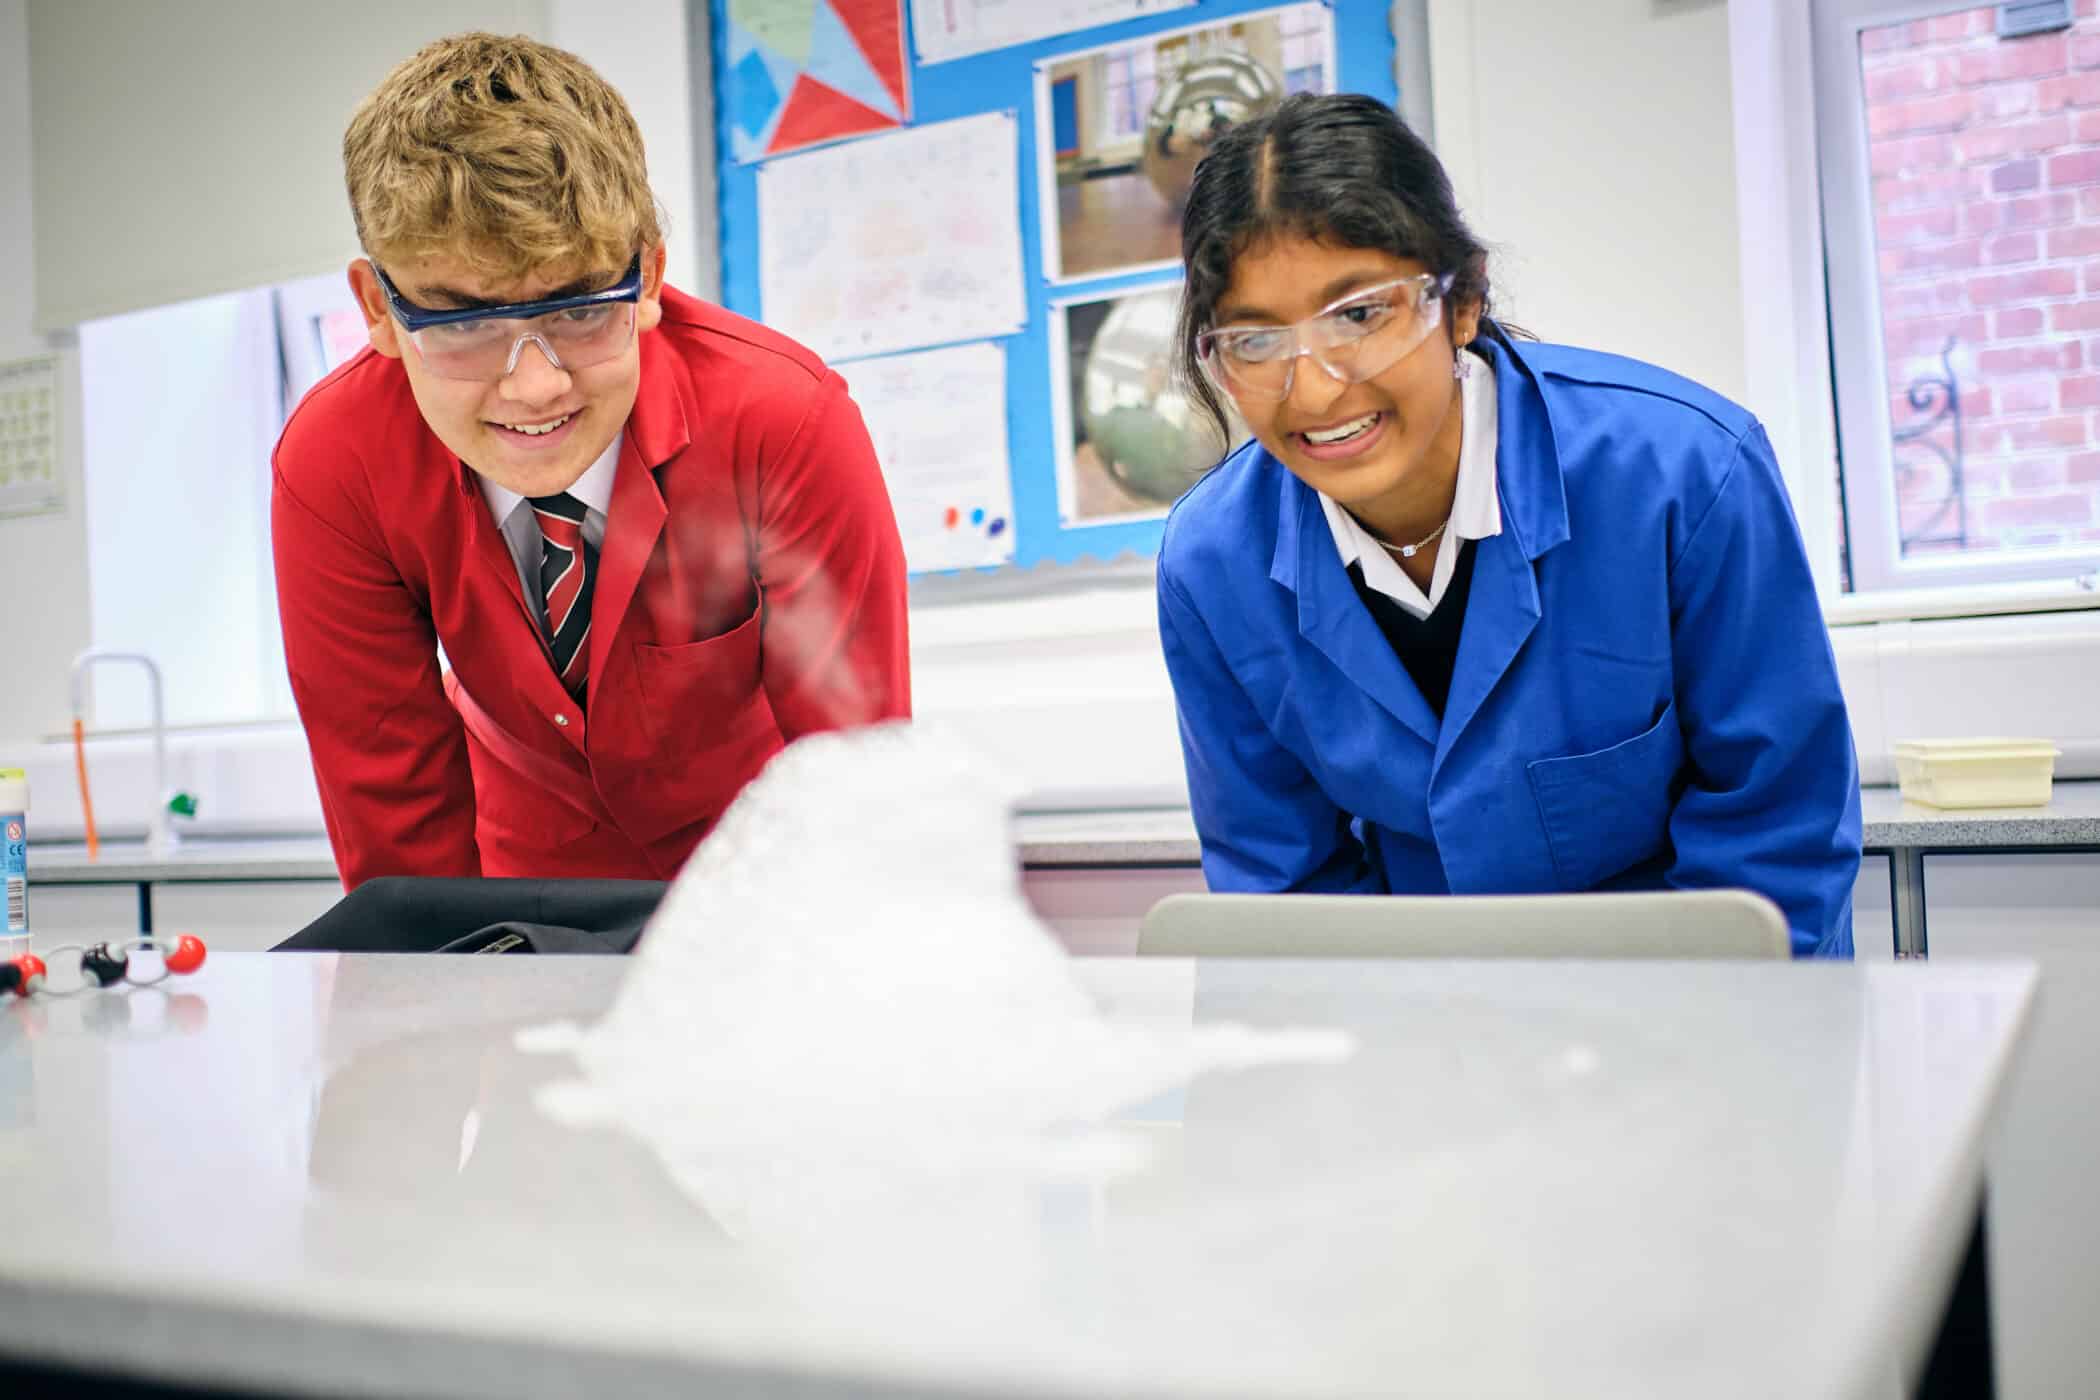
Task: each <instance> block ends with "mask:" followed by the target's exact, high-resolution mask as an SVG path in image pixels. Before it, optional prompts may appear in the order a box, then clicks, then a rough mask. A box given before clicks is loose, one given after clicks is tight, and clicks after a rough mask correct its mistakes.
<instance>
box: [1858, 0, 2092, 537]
mask: <svg viewBox="0 0 2100 1400" xmlns="http://www.w3.org/2000/svg"><path fill="white" fill-rule="evenodd" d="M1995 10H1996V7H1995V6H1992V5H1980V6H1977V7H1976V8H1974V9H1969V10H1962V11H1958V12H1956V13H1954V14H1949V15H1943V16H1940V17H1938V18H1936V19H1928V20H1918V21H1916V22H1913V23H1908V24H1895V25H1888V26H1885V27H1883V28H1880V29H1872V30H1868V31H1866V32H1865V33H1863V34H1862V35H1861V36H1860V38H1861V43H1860V62H1861V67H1862V72H1863V76H1864V78H1865V82H1866V96H1867V127H1868V151H1869V156H1870V164H1871V171H1872V180H1873V197H1874V209H1875V234H1876V246H1877V252H1878V255H1879V265H1880V278H1881V305H1882V326H1883V333H1884V338H1885V342H1886V346H1887V350H1888V388H1889V403H1890V419H1891V422H1892V423H1893V425H1894V426H1896V427H1897V428H1902V427H1904V426H1906V425H1909V424H1913V423H1917V422H1919V421H1920V420H1921V418H1922V417H1925V416H1929V413H1930V409H1928V410H1926V412H1925V413H1923V414H1921V412H1920V411H1919V410H1918V409H1916V408H1913V407H1912V406H1911V404H1910V402H1909V400H1908V396H1907V394H1906V389H1907V388H1908V386H1909V385H1911V384H1912V383H1913V382H1914V381H1915V380H1917V379H1918V378H1919V377H1921V376H1926V375H1930V376H1935V377H1937V376H1940V375H1941V374H1942V373H1943V371H1942V370H1941V367H1940V358H1939V357H1940V350H1941V347H1942V346H1943V345H1944V344H1945V343H1946V340H1947V338H1948V337H1949V336H1950V335H1951V336H1953V337H1955V338H1956V341H1957V348H1956V353H1955V357H1954V366H1955V370H1956V374H1957V378H1958V381H1959V383H1960V385H1961V408H1962V428H1963V437H1964V444H1963V445H1964V453H1963V457H1964V479H1965V483H1966V486H1965V490H1964V492H1963V494H1964V496H1965V498H1966V501H1967V505H1968V521H1967V534H1968V544H1967V546H1966V547H1967V548H1968V549H1970V550H1978V549H1982V550H1991V549H2001V548H2010V547H2020V546H2045V545H2074V544H2080V543H2092V542H2100V0H2077V3H2076V5H2075V6H2074V10H2075V13H2076V15H2077V19H2076V22H2075V23H2074V24H2073V26H2072V27H2071V28H2070V29H2067V30H2061V31H2058V32H2057V33H2054V34H2043V35H2037V36H2033V37H2029V38H2024V39H1999V38H1998V37H1997V34H1996V22H1995ZM1929 441H1932V442H1935V443H1938V444H1940V445H1941V446H1943V447H1944V446H1950V445H1951V441H1952V438H1951V425H1949V424H1944V423H1943V424H1942V425H1941V427H1940V428H1939V429H1938V430H1937V431H1935V432H1934V433H1933V434H1931V436H1930V438H1929ZM1897 460H1898V461H1899V462H1903V461H1912V462H1929V461H1930V460H1931V459H1930V458H1929V457H1928V456H1927V455H1925V454H1923V453H1921V452H1920V451H1918V450H1917V449H1915V448H1911V449H1907V450H1899V453H1898V458H1897ZM1946 495H1947V490H1946V478H1945V476H1944V475H1943V474H1942V473H1941V472H1940V471H1939V470H1937V469H1936V468H1930V469H1927V470H1924V471H1920V472H1916V473H1913V474H1911V475H1910V476H1909V477H1907V478H1906V477H1904V476H1900V475H1899V478H1898V491H1897V506H1898V518H1899V520H1900V521H1901V522H1902V524H1903V525H1904V527H1905V528H1906V529H1911V530H1916V529H1918V528H1919V527H1921V526H1924V525H1925V524H1926V523H1927V522H1928V520H1929V519H1930V517H1931V516H1932V515H1933V513H1934V508H1935V507H1936V506H1937V505H1938V503H1940V502H1941V501H1943V500H1944V499H1945V498H1946ZM1954 519H1955V517H1954V516H1953V515H1952V514H1951V513H1950V514H1949V515H1948V516H1947V517H1946V518H1945V521H1944V527H1945V528H1948V529H1951V528H1952V526H1953V523H1954ZM1940 532H1941V529H1940V528H1938V527H1936V528H1934V529H1933V531H1932V533H1935V534H1937V533H1940ZM1957 547H1959V546H1954V545H1938V546H1928V545H1919V546H1915V547H1913V549H1912V550H1911V553H1912V555H1913V556H1916V555H1918V554H1920V553H1929V552H1933V551H1935V550H1944V549H1951V548H1957Z"/></svg>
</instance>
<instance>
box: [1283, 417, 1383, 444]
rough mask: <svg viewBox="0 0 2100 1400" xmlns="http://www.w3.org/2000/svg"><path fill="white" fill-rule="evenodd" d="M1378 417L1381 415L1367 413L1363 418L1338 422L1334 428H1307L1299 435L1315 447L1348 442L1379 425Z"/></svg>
mask: <svg viewBox="0 0 2100 1400" xmlns="http://www.w3.org/2000/svg"><path fill="white" fill-rule="evenodd" d="M1378 418H1379V415H1378V414H1376V413H1366V414H1365V415H1364V416H1363V417H1361V418H1352V419H1350V420H1349V421H1348V422H1346V423H1338V424H1336V425H1335V426H1334V427H1332V428H1307V429H1306V430H1305V431H1304V432H1302V433H1300V434H1299V436H1300V437H1302V438H1304V439H1305V440H1306V441H1307V442H1309V443H1311V444H1312V445H1313V446H1315V447H1329V446H1332V445H1333V444H1335V443H1338V442H1347V441H1349V439H1351V438H1353V437H1359V436H1361V435H1362V434H1364V433H1367V432H1369V431H1371V429H1373V428H1375V427H1377V426H1378Z"/></svg>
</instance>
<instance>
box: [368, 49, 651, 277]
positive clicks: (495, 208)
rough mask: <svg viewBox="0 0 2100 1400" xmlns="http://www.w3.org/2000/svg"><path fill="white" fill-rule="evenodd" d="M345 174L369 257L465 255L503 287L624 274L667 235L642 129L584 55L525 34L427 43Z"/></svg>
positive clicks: (377, 113)
mask: <svg viewBox="0 0 2100 1400" xmlns="http://www.w3.org/2000/svg"><path fill="white" fill-rule="evenodd" d="M343 175H344V178H345V180H346V182H347V183H348V185H349V188H350V212H351V216H352V217H353V218H354V219H355V220H356V223H357V237H358V241H359V242H360V243H362V244H363V246H364V250H365V252H366V253H367V254H368V255H370V256H371V257H372V258H373V259H374V260H376V261H377V262H379V263H380V265H381V266H385V265H386V264H387V263H388V262H389V261H390V260H393V261H399V260H403V259H415V258H418V257H423V256H428V255H432V254H440V255H449V256H453V257H458V258H462V259H464V260H465V261H466V262H467V264H468V265H469V266H470V267H472V268H473V269H474V270H475V271H476V272H478V273H480V274H482V275H483V276H485V277H488V278H489V279H491V280H493V281H515V280H517V279H519V278H522V277H524V276H526V275H528V274H529V273H531V272H532V271H533V270H535V269H544V268H547V267H551V266H567V265H577V266H580V267H581V268H582V269H584V270H586V271H613V270H624V269H625V268H626V266H627V264H628V262H629V261H630V260H631V259H632V258H633V257H634V255H635V254H636V253H637V252H639V251H641V250H643V249H645V248H648V247H651V246H653V245H655V244H657V243H659V242H661V241H662V239H663V232H662V228H661V226H660V224H659V222H658V219H657V211H656V199H655V196H654V195H652V194H651V193H650V191H649V168H648V162H647V160H646V159H645V157H644V155H643V152H642V133H641V129H640V128H639V127H637V126H636V125H635V122H634V117H633V115H632V114H631V113H629V112H628V110H627V104H626V103H625V102H624V101H622V100H621V98H620V94H619V93H617V92H615V91H614V90H613V89H612V87H611V85H610V84H608V83H607V82H606V81H605V80H604V79H603V78H601V77H599V76H598V75H597V73H595V72H593V71H592V69H591V67H590V65H588V64H586V63H585V62H583V60H581V59H579V58H577V57H576V56H575V55H574V54H571V53H565V52H563V51H562V50H561V49H557V48H552V47H550V46H548V45H546V44H542V43H539V42H537V41H536V40H533V39H530V38H527V37H526V36H524V35H522V34H519V35H510V36H503V35H497V34H480V33H475V34H455V35H453V36H451V37H450V38H446V39H440V40H438V41H437V42H435V43H433V44H429V45H426V46H425V47H424V48H423V49H422V50H420V51H419V52H418V53H417V54H416V55H415V56H414V57H412V58H410V59H408V60H407V61H406V62H404V63H402V64H401V65H400V66H399V67H397V68H395V69H394V71H393V72H391V73H389V74H387V75H386V78H385V79H384V80H383V81H382V82H381V83H380V84H379V86H378V87H377V88H375V89H373V91H372V94H371V95H370V96H369V97H367V98H365V100H364V101H363V102H361V103H359V104H358V108H357V111H356V112H355V113H354V114H353V115H352V116H351V118H350V126H349V128H348V129H347V130H346V131H344V133H343Z"/></svg>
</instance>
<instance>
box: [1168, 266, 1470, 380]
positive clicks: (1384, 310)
mask: <svg viewBox="0 0 2100 1400" xmlns="http://www.w3.org/2000/svg"><path fill="white" fill-rule="evenodd" d="M1450 290H1451V274H1449V273H1445V274H1444V275H1442V276H1439V275H1437V274H1436V273H1433V272H1424V273H1420V274H1418V275H1416V276H1413V277H1403V278H1401V279H1399V280H1398V281H1396V282H1381V283H1380V284H1379V285H1377V286H1375V287H1368V288H1366V289H1364V290H1363V291H1360V292H1351V293H1350V294H1349V295H1348V296H1346V297H1343V298H1342V299H1341V300H1340V301H1337V302H1335V303H1334V304H1333V305H1331V306H1328V307H1326V308H1325V309H1324V310H1322V311H1320V312H1318V313H1317V314H1315V315H1312V316H1308V317H1306V318H1305V319H1304V320H1302V321H1300V322H1298V323H1297V324H1295V325H1289V326H1220V327H1218V328H1217V329H1215V330H1208V331H1205V332H1203V333H1202V334H1201V335H1199V336H1197V337H1196V359H1197V362H1198V363H1199V364H1201V365H1202V366H1203V370H1204V373H1206V374H1207V375H1209V376H1210V379H1211V382H1213V383H1215V384H1216V385H1217V386H1218V387H1219V388H1221V389H1224V390H1225V391H1226V392H1228V393H1230V394H1233V395H1236V396H1238V397H1242V398H1250V399H1285V398H1289V397H1290V393H1291V383H1292V381H1293V380H1294V379H1295V378H1296V376H1297V372H1298V360H1299V358H1300V357H1301V356H1308V355H1309V356H1311V357H1312V360H1313V362H1314V363H1315V364H1317V365H1319V367H1320V368H1321V369H1323V370H1325V371H1327V373H1328V375H1329V376H1331V377H1332V378H1334V379H1336V380H1338V381H1340V382H1341V383H1343V384H1361V383H1362V382H1363V381H1364V380H1366V379H1370V378H1372V377H1374V376H1376V375H1380V374H1383V373H1385V372H1386V371H1387V370H1389V369H1391V368H1392V367H1393V366H1394V365H1396V364H1398V363H1400V361H1401V360H1402V359H1404V358H1406V357H1407V355H1408V354H1409V353H1410V352H1412V351H1413V350H1414V348H1415V347H1416V346H1418V345H1420V344H1421V343H1422V342H1423V341H1425V340H1427V339H1428V338H1429V333H1430V332H1431V331H1433V330H1435V329H1436V328H1437V327H1438V326H1439V325H1440V324H1442V323H1443V319H1444V297H1445V294H1446V293H1448V292H1449V291H1450Z"/></svg>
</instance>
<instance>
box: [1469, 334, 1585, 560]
mask: <svg viewBox="0 0 2100 1400" xmlns="http://www.w3.org/2000/svg"><path fill="white" fill-rule="evenodd" d="M1473 349H1474V350H1475V351H1476V352H1478V353H1479V354H1482V355H1485V356H1487V358H1488V360H1489V361H1490V362H1491V363H1492V364H1493V365H1494V366H1495V412H1496V424H1495V428H1496V443H1495V493H1496V495H1497V496H1498V497H1499V498H1500V500H1501V503H1502V519H1503V520H1504V522H1506V523H1507V524H1508V525H1509V526H1510V528H1511V529H1512V530H1513V531H1514V532H1515V534H1516V536H1517V539H1518V541H1519V542H1520V545H1521V547H1522V549H1523V551H1524V557H1525V558H1526V559H1536V558H1538V557H1539V556H1540V555H1542V554H1544V553H1545V552H1546V551H1547V550H1549V549H1551V548H1553V547H1554V546H1555V545H1557V544H1562V543H1564V542H1566V540H1567V538H1568V490H1567V485H1566V483H1565V481H1564V480H1563V478H1562V476H1561V469H1560V448H1559V445H1558V443H1557V441H1556V439H1555V435H1554V432H1553V414H1552V399H1551V396H1549V395H1548V394H1547V393H1546V391H1545V386H1544V385H1543V384H1542V383H1541V382H1540V380H1539V377H1538V375H1537V373H1536V372H1535V371H1533V369H1532V368H1531V365H1530V364H1529V363H1528V362H1527V361H1526V360H1525V359H1524V354H1523V352H1522V351H1521V350H1519V349H1518V348H1517V346H1516V345H1515V344H1514V343H1512V342H1510V341H1506V340H1497V339H1495V338H1494V337H1493V336H1491V335H1482V336H1480V337H1479V338H1478V339H1476V340H1475V341H1474V342H1473Z"/></svg>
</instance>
